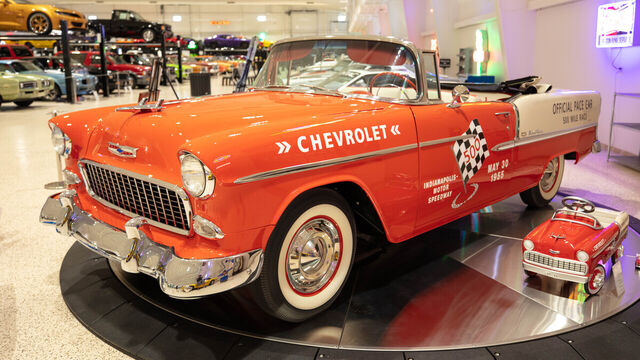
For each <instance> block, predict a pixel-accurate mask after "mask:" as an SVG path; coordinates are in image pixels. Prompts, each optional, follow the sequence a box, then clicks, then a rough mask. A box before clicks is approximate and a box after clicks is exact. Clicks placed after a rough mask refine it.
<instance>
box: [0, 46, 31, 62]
mask: <svg viewBox="0 0 640 360" xmlns="http://www.w3.org/2000/svg"><path fill="white" fill-rule="evenodd" d="M32 56H33V52H32V51H31V49H29V48H28V47H27V46H25V45H13V44H3V45H0V60H9V59H24V58H27V57H32Z"/></svg>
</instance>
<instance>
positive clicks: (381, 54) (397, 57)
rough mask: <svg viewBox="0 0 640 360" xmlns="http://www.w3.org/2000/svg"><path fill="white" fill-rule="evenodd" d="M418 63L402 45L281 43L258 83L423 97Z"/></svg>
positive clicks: (264, 86)
mask: <svg viewBox="0 0 640 360" xmlns="http://www.w3.org/2000/svg"><path fill="white" fill-rule="evenodd" d="M417 86H418V85H417V82H416V61H415V59H414V56H413V54H412V53H411V51H409V49H407V48H406V47H405V46H403V45H400V44H394V43H390V42H383V41H371V40H311V41H296V42H289V43H284V44H281V45H276V46H275V47H274V48H273V49H272V50H271V54H270V55H269V58H268V59H267V62H266V63H265V65H264V66H263V68H262V70H261V71H260V73H259V74H258V77H257V79H256V82H255V87H256V88H258V89H260V88H262V89H286V91H299V92H309V91H314V92H325V93H333V94H336V95H369V96H376V97H380V98H384V99H392V100H407V99H409V100H413V99H417V98H418V96H419V89H418V88H417Z"/></svg>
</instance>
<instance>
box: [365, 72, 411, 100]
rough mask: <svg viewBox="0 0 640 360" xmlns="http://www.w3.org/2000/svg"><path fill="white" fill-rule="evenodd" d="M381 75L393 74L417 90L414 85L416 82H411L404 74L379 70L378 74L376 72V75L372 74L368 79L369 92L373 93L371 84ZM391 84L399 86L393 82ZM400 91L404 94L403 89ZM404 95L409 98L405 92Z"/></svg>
mask: <svg viewBox="0 0 640 360" xmlns="http://www.w3.org/2000/svg"><path fill="white" fill-rule="evenodd" d="M382 75H393V76H395V77H399V78H400V79H402V80H404V82H406V83H408V84H409V86H410V87H411V88H412V89H413V90H415V91H418V87H417V86H416V84H414V83H413V81H411V79H409V78H408V77H406V76H404V75H402V74H398V73H394V72H391V71H384V72H381V73H379V74H376V76H374V77H372V78H371V81H369V93H371V94H373V84H375V83H376V80H378V78H379V77H380V76H382ZM391 85H394V86H395V87H398V88H399V86H397V85H395V84H393V83H391ZM378 92H379V91H378ZM402 93H403V94H404V90H403V91H402ZM404 96H406V97H407V99H408V98H409V96H407V95H406V94H405V95H404Z"/></svg>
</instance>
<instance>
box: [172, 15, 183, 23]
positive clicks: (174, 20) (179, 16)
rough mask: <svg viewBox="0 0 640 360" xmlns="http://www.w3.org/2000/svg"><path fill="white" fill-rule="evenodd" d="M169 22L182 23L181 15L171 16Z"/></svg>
mask: <svg viewBox="0 0 640 360" xmlns="http://www.w3.org/2000/svg"><path fill="white" fill-rule="evenodd" d="M171 20H173V22H181V21H182V15H173V17H172V18H171Z"/></svg>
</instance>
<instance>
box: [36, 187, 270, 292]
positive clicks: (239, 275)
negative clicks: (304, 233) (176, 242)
mask: <svg viewBox="0 0 640 360" xmlns="http://www.w3.org/2000/svg"><path fill="white" fill-rule="evenodd" d="M75 196H76V192H75V191H73V190H67V191H65V192H62V193H60V194H59V196H58V198H55V195H54V196H51V197H49V198H47V201H46V202H45V204H44V206H43V207H42V210H41V211H40V222H41V223H44V224H48V225H55V227H56V231H57V232H59V233H60V234H63V235H67V236H73V237H74V238H75V239H76V240H77V241H78V242H79V243H80V244H82V245H84V246H86V247H87V248H89V249H90V250H92V251H94V252H96V253H98V254H100V255H102V256H104V257H106V258H109V259H112V260H115V261H118V262H120V264H121V266H122V270H124V271H127V272H131V273H138V272H139V273H143V274H146V275H149V276H153V277H154V278H156V279H158V282H159V284H160V289H162V291H163V292H164V293H166V294H167V295H169V296H171V297H174V298H180V299H190V298H193V299H195V298H199V297H203V296H207V295H211V294H216V293H219V292H223V291H227V290H230V289H233V288H236V287H239V286H242V285H245V284H248V283H250V282H252V281H253V280H255V279H256V278H257V277H258V275H259V274H260V270H261V269H262V261H263V257H262V249H257V250H252V251H250V252H247V253H243V254H239V255H234V256H229V257H224V258H215V259H184V258H181V257H179V256H177V255H176V254H175V253H174V250H173V248H172V247H167V246H164V245H161V244H158V243H155V242H153V241H152V240H151V239H150V238H149V237H147V236H146V235H145V234H144V232H142V231H141V230H140V227H141V226H143V225H145V224H146V220H145V219H144V218H142V217H136V218H133V219H131V220H129V221H127V223H126V224H125V231H122V230H120V229H117V228H114V227H112V226H111V225H108V224H105V223H103V222H101V221H98V220H95V219H93V218H92V217H91V215H90V214H88V213H87V212H85V211H83V210H81V209H80V208H79V207H77V206H76V205H75V203H74V197H75Z"/></svg>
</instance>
